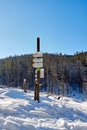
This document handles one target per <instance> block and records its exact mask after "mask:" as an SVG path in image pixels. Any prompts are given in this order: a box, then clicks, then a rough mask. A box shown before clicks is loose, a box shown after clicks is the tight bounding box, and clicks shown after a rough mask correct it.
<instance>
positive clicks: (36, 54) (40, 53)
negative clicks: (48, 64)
mask: <svg viewBox="0 0 87 130" xmlns="http://www.w3.org/2000/svg"><path fill="white" fill-rule="evenodd" d="M33 57H35V58H38V57H43V53H42V52H36V53H35V54H33Z"/></svg>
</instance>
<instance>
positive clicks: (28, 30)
mask: <svg viewBox="0 0 87 130" xmlns="http://www.w3.org/2000/svg"><path fill="white" fill-rule="evenodd" d="M37 37H40V39H41V40H40V41H41V51H42V52H48V53H61V52H62V53H63V54H74V53H76V52H77V51H78V52H81V51H87V0H0V58H4V57H8V56H10V55H12V56H14V55H21V54H31V53H35V52H36V38H37Z"/></svg>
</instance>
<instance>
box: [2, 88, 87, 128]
mask: <svg viewBox="0 0 87 130" xmlns="http://www.w3.org/2000/svg"><path fill="white" fill-rule="evenodd" d="M33 95H34V92H33V91H28V92H27V93H24V92H23V90H21V89H12V88H10V89H8V88H0V130H87V99H86V98H85V97H84V96H83V95H82V94H79V95H76V96H74V97H61V98H60V99H59V100H58V99H57V98H58V96H54V95H50V96H47V94H46V93H40V103H37V102H35V101H34V100H33Z"/></svg>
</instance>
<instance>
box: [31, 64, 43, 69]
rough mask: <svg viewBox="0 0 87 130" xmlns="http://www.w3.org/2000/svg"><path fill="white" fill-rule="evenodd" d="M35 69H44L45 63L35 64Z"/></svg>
mask: <svg viewBox="0 0 87 130" xmlns="http://www.w3.org/2000/svg"><path fill="white" fill-rule="evenodd" d="M33 67H34V68H39V67H40V68H42V67H43V63H34V64H33Z"/></svg>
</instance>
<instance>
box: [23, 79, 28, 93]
mask: <svg viewBox="0 0 87 130" xmlns="http://www.w3.org/2000/svg"><path fill="white" fill-rule="evenodd" d="M23 89H24V92H27V83H26V79H24V83H23Z"/></svg>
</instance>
